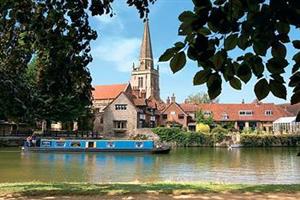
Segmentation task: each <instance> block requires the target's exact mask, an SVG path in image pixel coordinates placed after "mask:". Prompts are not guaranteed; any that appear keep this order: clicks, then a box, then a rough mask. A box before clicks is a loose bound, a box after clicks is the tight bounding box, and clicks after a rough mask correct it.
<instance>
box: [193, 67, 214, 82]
mask: <svg viewBox="0 0 300 200" xmlns="http://www.w3.org/2000/svg"><path fill="white" fill-rule="evenodd" d="M210 74H211V71H209V70H201V71H199V72H197V73H196V75H195V76H194V81H193V83H194V85H201V84H203V83H205V82H206V81H207V80H208V78H209V77H210Z"/></svg>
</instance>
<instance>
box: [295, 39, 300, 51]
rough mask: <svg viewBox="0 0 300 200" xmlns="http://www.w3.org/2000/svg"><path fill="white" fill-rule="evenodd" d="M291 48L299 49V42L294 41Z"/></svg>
mask: <svg viewBox="0 0 300 200" xmlns="http://www.w3.org/2000/svg"><path fill="white" fill-rule="evenodd" d="M293 46H294V47H295V48H296V49H300V40H294V41H293Z"/></svg>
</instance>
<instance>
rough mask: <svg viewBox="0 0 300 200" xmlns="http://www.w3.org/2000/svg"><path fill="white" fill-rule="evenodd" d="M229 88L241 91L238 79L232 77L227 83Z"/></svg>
mask: <svg viewBox="0 0 300 200" xmlns="http://www.w3.org/2000/svg"><path fill="white" fill-rule="evenodd" d="M229 83H230V85H231V87H233V88H234V89H236V90H240V89H242V83H241V81H240V79H238V78H236V77H233V78H232V79H231V80H230V81H229Z"/></svg>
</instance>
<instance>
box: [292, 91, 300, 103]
mask: <svg viewBox="0 0 300 200" xmlns="http://www.w3.org/2000/svg"><path fill="white" fill-rule="evenodd" d="M297 103H300V92H295V93H294V94H293V95H292V97H291V104H292V105H294V104H297Z"/></svg>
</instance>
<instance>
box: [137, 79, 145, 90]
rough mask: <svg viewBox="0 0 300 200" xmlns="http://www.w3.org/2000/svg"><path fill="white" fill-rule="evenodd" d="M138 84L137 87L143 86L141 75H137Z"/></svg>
mask: <svg viewBox="0 0 300 200" xmlns="http://www.w3.org/2000/svg"><path fill="white" fill-rule="evenodd" d="M138 86H139V88H143V87H144V80H143V77H139V78H138Z"/></svg>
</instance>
